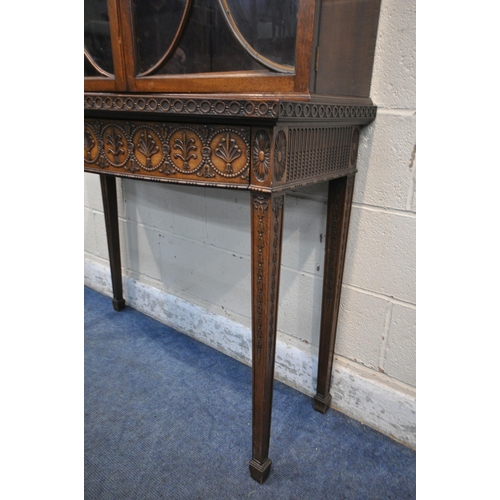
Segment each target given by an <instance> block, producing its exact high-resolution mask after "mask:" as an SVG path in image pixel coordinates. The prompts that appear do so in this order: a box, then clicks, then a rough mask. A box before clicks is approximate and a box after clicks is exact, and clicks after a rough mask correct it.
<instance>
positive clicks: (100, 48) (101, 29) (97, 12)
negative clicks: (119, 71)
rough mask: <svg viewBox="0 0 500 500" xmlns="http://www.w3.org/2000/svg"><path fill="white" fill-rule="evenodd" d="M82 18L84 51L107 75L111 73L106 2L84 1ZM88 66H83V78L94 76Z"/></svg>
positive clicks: (103, 0) (96, 0) (101, 0)
mask: <svg viewBox="0 0 500 500" xmlns="http://www.w3.org/2000/svg"><path fill="white" fill-rule="evenodd" d="M84 18H85V25H84V40H85V49H86V51H87V52H88V54H89V56H90V58H91V59H92V60H93V62H94V65H97V67H98V68H100V69H101V70H104V71H105V72H107V73H113V56H112V53H111V34H110V31H109V19H108V3H107V0H85V3H84ZM89 66H90V64H85V76H94V73H95V72H96V71H95V70H94V72H92V70H90V68H89ZM97 74H101V73H99V72H98V73H97Z"/></svg>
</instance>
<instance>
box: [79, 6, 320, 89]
mask: <svg viewBox="0 0 500 500" xmlns="http://www.w3.org/2000/svg"><path fill="white" fill-rule="evenodd" d="M315 5H316V0H283V1H282V2H276V1H275V0H107V2H106V0H85V26H86V29H85V64H86V66H85V75H86V76H87V80H88V81H90V80H91V79H94V81H97V80H98V81H99V82H102V83H105V84H107V85H112V83H111V82H112V81H113V79H114V81H115V87H113V88H114V89H118V87H120V86H122V87H120V88H123V83H124V82H123V80H120V78H119V76H120V75H121V76H123V75H124V76H125V80H126V90H128V91H132V92H200V93H201V92H214V93H215V92H273V93H274V92H306V91H307V90H308V84H309V75H310V68H311V54H312V39H313V31H314V13H315ZM106 16H107V20H106ZM116 40H119V43H117V42H116ZM115 45H116V46H115ZM120 49H121V50H122V54H120V53H119V52H120ZM121 60H123V68H124V74H123V73H120V71H119V70H120V68H121V64H120V61H121ZM89 90H90V89H89ZM99 90H107V88H106V89H105V88H104V87H102V86H101V87H100V88H99Z"/></svg>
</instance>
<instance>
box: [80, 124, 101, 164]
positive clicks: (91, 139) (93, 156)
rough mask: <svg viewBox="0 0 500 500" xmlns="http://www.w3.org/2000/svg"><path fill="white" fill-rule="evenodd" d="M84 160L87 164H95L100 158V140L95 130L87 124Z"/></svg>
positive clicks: (84, 140)
mask: <svg viewBox="0 0 500 500" xmlns="http://www.w3.org/2000/svg"><path fill="white" fill-rule="evenodd" d="M83 155H84V156H83V158H84V159H85V161H86V162H87V163H94V162H95V161H96V160H97V157H98V156H99V140H98V139H97V135H96V133H95V132H94V129H93V128H92V127H91V126H90V125H87V124H85V135H84V139H83Z"/></svg>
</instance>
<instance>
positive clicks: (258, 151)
mask: <svg viewBox="0 0 500 500" xmlns="http://www.w3.org/2000/svg"><path fill="white" fill-rule="evenodd" d="M252 162H253V172H254V175H255V178H256V179H257V180H259V181H260V182H264V181H265V180H266V179H267V176H268V174H269V169H270V168H271V141H270V140H269V134H268V133H267V132H266V131H265V130H259V131H258V132H257V133H256V134H255V139H254V141H253V148H252Z"/></svg>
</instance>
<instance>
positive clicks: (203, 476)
mask: <svg viewBox="0 0 500 500" xmlns="http://www.w3.org/2000/svg"><path fill="white" fill-rule="evenodd" d="M251 420H252V413H251V369H250V368H249V367H247V366H245V365H244V364H242V363H240V362H238V361H236V360H234V359H232V358H230V357H228V356H226V355H224V354H221V353H220V352H218V351H216V350H214V349H212V348H210V347H208V346H206V345H204V344H201V343H200V342H198V341H196V340H194V339H192V338H190V337H188V336H186V335H183V334H180V333H178V332H176V331H175V330H172V329H171V328H169V327H167V326H165V325H164V324H162V323H159V322H157V321H155V320H153V319H151V318H149V317H147V316H145V315H144V314H142V313H139V312H137V311H135V310H133V309H131V308H126V309H125V310H123V311H121V312H119V313H117V312H115V311H114V310H113V308H112V305H111V299H109V298H108V297H105V296H103V295H101V294H99V293H97V292H95V291H93V290H91V289H89V288H85V498H86V499H87V500H94V499H95V500H101V499H103V500H104V499H113V500H117V499H134V500H139V499H141V500H142V499H144V500H149V499H151V500H153V499H162V498H164V499H204V500H205V499H212V498H213V499H240V498H241V499H243V498H250V499H252V500H257V499H272V500H281V499H286V500H289V499H290V500H291V499H296V500H306V499H307V500H311V499H335V500H336V499H339V500H340V499H346V500H347V499H359V500H376V499H395V500H399V499H411V498H415V489H416V486H415V452H414V451H413V450H411V449H409V448H406V447H405V446H403V445H401V444H399V443H396V442H394V441H392V440H391V439H389V438H388V437H386V436H384V435H382V434H380V433H378V432H376V431H374V430H373V429H371V428H369V427H367V426H364V425H362V424H360V423H359V422H357V421H355V420H352V419H350V418H348V417H346V416H345V415H343V414H342V413H339V412H337V411H334V410H331V409H330V410H329V411H328V412H327V413H326V414H325V415H322V414H320V413H318V412H316V411H314V409H313V404H312V400H311V398H309V397H307V396H305V395H303V394H301V393H299V392H297V391H295V390H293V389H291V388H290V387H287V386H285V385H283V384H281V383H280V382H277V381H275V389H274V400H273V420H272V431H271V445H270V452H269V457H270V458H271V460H272V461H273V464H272V469H271V474H270V476H269V478H268V479H267V481H266V482H265V483H264V484H263V485H259V484H258V483H256V482H255V481H254V480H253V479H251V478H250V474H249V470H248V462H249V460H250V458H251Z"/></svg>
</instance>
